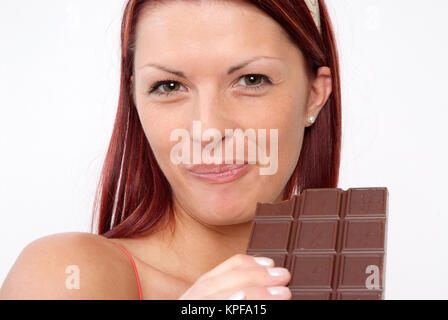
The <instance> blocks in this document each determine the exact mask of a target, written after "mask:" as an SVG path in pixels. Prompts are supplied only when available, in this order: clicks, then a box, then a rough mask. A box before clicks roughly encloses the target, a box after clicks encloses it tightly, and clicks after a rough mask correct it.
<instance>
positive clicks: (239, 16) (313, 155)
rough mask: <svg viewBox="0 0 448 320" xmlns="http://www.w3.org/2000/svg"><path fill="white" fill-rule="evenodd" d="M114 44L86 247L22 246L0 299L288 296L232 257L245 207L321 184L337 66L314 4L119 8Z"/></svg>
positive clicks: (81, 241) (243, 228)
mask: <svg viewBox="0 0 448 320" xmlns="http://www.w3.org/2000/svg"><path fill="white" fill-rule="evenodd" d="M121 35H122V37H121V40H122V44H121V45H122V60H121V62H122V65H121V68H122V69H121V88H120V98H119V104H118V111H117V117H116V121H115V126H114V131H113V134H112V139H111V143H110V146H109V150H108V153H107V156H106V160H105V164H104V167H103V172H102V179H101V182H100V185H99V188H98V191H99V192H98V194H97V198H96V200H95V209H94V212H95V213H96V212H98V213H99V214H98V215H96V214H95V215H94V219H93V222H97V224H96V225H93V224H92V228H93V227H95V228H96V232H95V233H96V234H95V233H92V234H90V233H65V234H56V235H50V236H47V237H44V238H41V239H37V240H35V241H34V242H32V243H30V244H29V245H28V246H27V247H26V248H25V249H24V250H23V251H22V253H21V254H20V256H19V258H18V259H17V261H16V263H15V264H14V266H13V267H12V269H11V271H10V272H9V274H8V276H7V278H6V280H5V282H4V284H3V286H2V289H1V291H0V298H3V299H139V298H140V299H290V298H291V293H290V291H289V289H288V288H287V287H286V286H287V284H288V282H289V280H290V274H289V272H288V270H286V269H283V268H278V267H275V266H274V263H273V261H272V260H271V259H268V258H264V257H257V258H254V257H251V256H248V255H245V254H244V253H245V250H246V246H247V241H248V237H249V234H250V230H251V226H252V220H253V217H254V212H255V207H256V203H257V202H280V201H282V200H286V199H289V198H290V197H291V196H292V195H293V194H295V193H300V192H302V190H304V189H306V188H328V187H337V181H338V172H339V159H340V140H341V105H340V104H341V103H340V83H339V66H338V57H337V51H336V45H335V40H334V36H333V31H332V27H331V22H330V18H329V16H328V13H327V9H326V6H325V3H324V2H323V1H308V0H306V1H301V0H299V1H286V0H285V1H283V0H276V1H209V0H208V1H180V0H171V1H154V0H153V1H149V0H129V2H128V3H127V6H126V8H125V12H124V16H123V22H122V34H121ZM198 125H199V126H198ZM238 129H241V130H242V131H244V132H245V133H247V132H249V133H250V132H252V133H254V132H258V136H257V137H254V136H253V135H250V134H247V135H245V136H244V135H243V136H242V137H243V138H242V139H239V138H238V137H241V136H238V133H239V131H238ZM260 129H261V131H260ZM207 130H208V132H209V133H210V132H212V133H213V134H212V135H210V136H208V137H207V136H206V135H202V134H203V132H205V131H207ZM251 130H252V131H251ZM263 130H264V131H263ZM176 132H181V133H182V134H181V135H176ZM198 132H199V133H198ZM263 132H264V133H267V138H266V136H264V139H266V140H265V141H264V142H265V144H263V143H262V141H263V135H261V136H260V133H261V134H262V133H263ZM181 136H182V137H185V136H186V139H182V141H181V143H179V140H178V139H176V137H177V138H179V137H181ZM212 138H213V139H212ZM241 142H243V143H244V144H243V149H240V150H243V153H242V154H241V152H240V153H239V156H238V152H236V151H235V152H233V150H238V148H239V147H238V143H240V145H241ZM246 144H247V148H246ZM250 146H254V149H250ZM209 147H213V152H211V151H210V148H209ZM228 147H231V148H233V147H235V148H234V149H227V148H228ZM207 148H209V149H207ZM191 149H193V154H194V155H193V156H192V155H191V153H190V150H191ZM198 150H199V153H198V152H197V151H198ZM204 150H208V151H209V152H208V153H207V152H205V153H204ZM250 150H252V151H253V150H255V151H257V157H256V159H255V161H253V159H252V160H250V159H249V160H248V158H249V157H250V154H249V153H250ZM180 151H181V152H180ZM195 152H196V153H195ZM261 152H264V156H263V153H261ZM179 153H182V156H179V157H177V158H176V156H178V155H179ZM185 153H187V154H185ZM235 153H236V154H237V156H235ZM198 154H199V158H200V159H199V161H195V160H191V158H193V157H195V156H197V155H198ZM212 154H213V157H214V158H213V159H212V160H213V161H216V159H218V161H217V162H214V163H211V164H210V161H209V162H207V160H206V159H202V158H201V156H206V155H209V156H211V155H212ZM267 154H269V159H268V158H267ZM262 159H264V160H266V159H268V160H269V161H268V162H269V163H268V162H267V161H261V160H262ZM179 160H181V161H179ZM184 160H186V161H184ZM188 160H190V162H188ZM209 160H210V159H209ZM219 160H221V162H219ZM227 161H231V162H227ZM273 164H274V165H273ZM268 166H270V168H271V169H273V170H270V172H268V173H266V171H263V168H264V169H266V167H268ZM268 171H269V170H268ZM262 172H265V173H264V174H263V173H262Z"/></svg>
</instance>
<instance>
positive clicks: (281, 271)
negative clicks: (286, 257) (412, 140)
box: [268, 268, 288, 277]
mask: <svg viewBox="0 0 448 320" xmlns="http://www.w3.org/2000/svg"><path fill="white" fill-rule="evenodd" d="M268 272H269V274H270V275H271V276H274V277H279V276H284V275H286V274H287V273H288V270H286V269H285V268H268Z"/></svg>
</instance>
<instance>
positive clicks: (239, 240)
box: [141, 195, 282, 285]
mask: <svg viewBox="0 0 448 320" xmlns="http://www.w3.org/2000/svg"><path fill="white" fill-rule="evenodd" d="M174 199H175V197H174ZM280 201H282V200H281V195H279V196H278V198H277V199H276V200H275V201H274V202H275V203H277V202H280ZM167 216H168V215H167ZM252 223H253V221H252V220H251V221H248V222H246V223H242V224H235V225H226V226H211V225H207V224H205V223H203V222H201V221H198V220H197V219H194V218H193V217H192V216H191V215H189V214H188V213H186V212H185V211H184V210H183V209H182V208H181V206H179V205H178V204H177V202H176V200H175V201H174V217H173V221H170V222H168V223H166V224H165V227H163V228H162V229H160V230H159V231H158V232H155V233H152V234H150V235H149V236H147V237H145V238H144V239H143V241H144V243H142V245H143V246H142V247H141V249H142V251H141V253H142V254H141V256H142V257H144V260H145V261H146V262H148V263H149V264H150V265H152V266H153V267H155V268H157V269H159V270H160V271H163V272H164V273H166V274H168V275H170V276H172V277H173V278H176V279H178V280H180V281H182V282H183V283H184V284H187V285H192V284H193V283H194V282H196V280H197V279H198V278H199V277H200V276H201V275H203V274H204V273H207V272H208V271H210V270H212V269H213V268H215V267H216V266H218V265H219V264H221V263H222V262H224V261H225V260H227V259H229V258H230V257H232V256H233V255H235V254H238V253H243V254H245V252H246V249H247V245H248V240H249V236H250V231H251V228H252ZM171 227H174V228H171ZM143 249H144V250H143Z"/></svg>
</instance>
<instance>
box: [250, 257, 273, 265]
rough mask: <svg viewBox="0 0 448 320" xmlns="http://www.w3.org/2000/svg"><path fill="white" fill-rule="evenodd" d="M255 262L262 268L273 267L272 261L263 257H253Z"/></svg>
mask: <svg viewBox="0 0 448 320" xmlns="http://www.w3.org/2000/svg"><path fill="white" fill-rule="evenodd" d="M254 259H255V262H256V263H258V264H261V265H262V266H272V265H274V260H272V259H269V258H263V257H255V258H254Z"/></svg>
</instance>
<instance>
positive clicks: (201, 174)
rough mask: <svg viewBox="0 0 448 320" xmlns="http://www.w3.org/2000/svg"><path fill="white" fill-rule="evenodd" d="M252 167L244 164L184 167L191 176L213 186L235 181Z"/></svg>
mask: <svg viewBox="0 0 448 320" xmlns="http://www.w3.org/2000/svg"><path fill="white" fill-rule="evenodd" d="M251 167H252V166H251V165H250V164H248V163H244V164H199V165H190V166H186V167H185V169H186V171H187V172H188V173H190V174H191V175H192V176H194V177H196V178H198V179H201V180H204V181H207V182H210V183H214V184H218V183H229V182H232V181H235V180H237V179H239V178H240V177H242V176H243V175H244V174H245V173H247V172H248V171H249V170H250V168H251Z"/></svg>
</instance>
